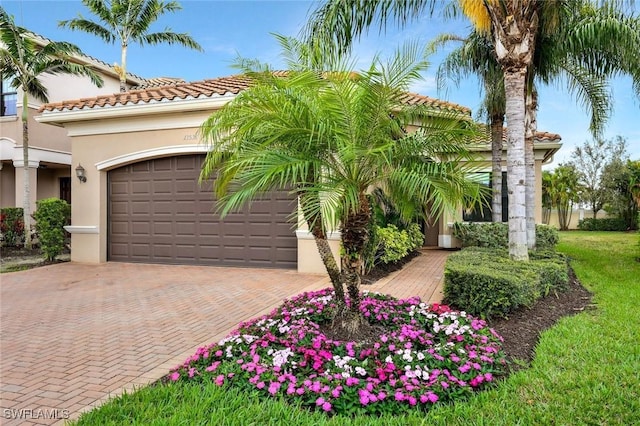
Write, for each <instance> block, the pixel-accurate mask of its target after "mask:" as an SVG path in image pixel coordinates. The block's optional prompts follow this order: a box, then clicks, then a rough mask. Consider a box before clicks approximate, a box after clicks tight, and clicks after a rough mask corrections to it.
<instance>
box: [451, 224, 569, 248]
mask: <svg viewBox="0 0 640 426" xmlns="http://www.w3.org/2000/svg"><path fill="white" fill-rule="evenodd" d="M453 236H454V237H456V238H458V239H459V240H460V241H462V247H488V248H507V247H508V245H509V225H508V224H506V223H503V222H480V223H478V222H471V223H460V222H456V223H454V224H453ZM558 241H559V236H558V230H557V229H555V228H552V227H551V226H547V225H536V247H537V249H539V250H550V249H553V248H554V247H555V246H556V244H558Z"/></svg>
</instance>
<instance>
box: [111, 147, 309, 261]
mask: <svg viewBox="0 0 640 426" xmlns="http://www.w3.org/2000/svg"><path fill="white" fill-rule="evenodd" d="M203 160H204V156H203V155H185V156H177V157H169V158H159V159H155V160H149V161H143V162H140V163H135V164H131V165H128V166H125V167H122V168H119V169H116V170H113V171H111V172H109V184H108V187H109V191H108V194H109V231H108V235H109V236H108V238H109V242H108V247H109V252H108V253H109V260H112V261H122V262H142V263H173V264H199V265H221V266H222V265H225V266H253V267H268V268H295V267H296V263H297V251H296V250H297V240H296V236H295V232H294V230H293V228H292V223H291V222H290V221H288V219H289V218H290V216H291V213H292V212H293V211H294V208H295V205H296V204H295V201H294V199H293V197H292V196H291V195H290V194H288V193H287V192H285V191H282V192H274V193H272V194H270V196H269V197H268V198H265V199H262V200H257V201H254V202H253V203H252V204H251V207H250V208H244V209H243V211H241V212H238V213H230V214H228V215H227V216H225V218H224V220H222V221H221V220H220V216H219V215H218V214H216V213H215V212H214V210H215V205H214V202H213V201H212V199H213V194H212V191H211V184H207V185H203V186H202V187H200V186H199V185H198V175H199V173H200V166H201V165H202V161H203Z"/></svg>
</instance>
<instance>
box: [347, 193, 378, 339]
mask: <svg viewBox="0 0 640 426" xmlns="http://www.w3.org/2000/svg"><path fill="white" fill-rule="evenodd" d="M370 222H371V206H370V205H369V199H368V198H367V196H366V194H364V193H362V194H360V202H359V209H358V211H356V212H354V213H351V214H349V215H348V216H347V218H346V220H345V222H344V223H343V224H342V229H341V231H342V258H341V261H342V262H341V265H342V272H341V273H342V276H343V280H344V282H345V284H346V286H347V292H348V293H349V301H350V305H349V307H350V311H351V314H352V315H351V318H350V321H351V322H352V324H351V327H355V328H357V327H358V326H359V325H360V323H361V318H360V315H359V308H360V282H361V276H360V274H361V271H362V265H363V259H362V256H363V253H364V248H365V246H366V244H367V241H368V240H369V225H370ZM348 329H349V327H348Z"/></svg>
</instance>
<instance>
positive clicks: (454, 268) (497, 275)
mask: <svg viewBox="0 0 640 426" xmlns="http://www.w3.org/2000/svg"><path fill="white" fill-rule="evenodd" d="M567 268H568V266H567V262H566V260H565V258H564V257H563V256H562V255H557V254H555V253H553V252H539V253H532V255H531V260H530V261H529V262H516V261H512V260H511V259H509V255H508V253H507V251H506V250H503V249H489V248H478V247H473V248H467V249H464V250H462V251H460V252H458V253H454V254H452V255H451V256H449V259H448V260H447V264H446V267H445V282H444V295H445V302H446V303H448V304H450V305H452V306H454V307H456V308H459V309H462V310H464V311H466V312H468V313H470V314H472V315H477V316H480V317H483V318H490V317H496V316H506V315H508V314H509V313H510V312H512V311H514V310H515V309H517V308H519V307H521V306H531V305H532V304H533V303H534V302H535V301H536V300H537V299H538V298H540V297H541V296H544V295H546V294H548V293H549V292H550V291H552V290H555V289H558V290H562V289H564V288H566V286H567V283H568V279H569V277H568V273H567Z"/></svg>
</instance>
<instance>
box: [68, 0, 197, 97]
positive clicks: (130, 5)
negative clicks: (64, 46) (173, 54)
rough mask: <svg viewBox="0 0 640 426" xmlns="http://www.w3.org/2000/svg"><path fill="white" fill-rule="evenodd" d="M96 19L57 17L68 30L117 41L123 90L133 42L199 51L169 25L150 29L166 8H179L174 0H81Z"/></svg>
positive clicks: (171, 9)
mask: <svg viewBox="0 0 640 426" xmlns="http://www.w3.org/2000/svg"><path fill="white" fill-rule="evenodd" d="M82 3H83V4H84V5H85V6H86V7H87V8H88V9H89V11H90V12H91V13H93V14H94V15H96V16H97V17H98V21H92V20H90V19H85V18H84V17H83V16H82V15H81V14H78V17H77V18H74V19H69V20H66V21H60V22H59V23H58V26H60V27H66V28H69V29H71V30H78V31H83V32H85V33H88V34H93V35H95V36H96V37H98V38H101V39H102V40H104V42H105V43H109V44H113V43H115V42H116V41H119V42H120V47H121V62H120V66H119V67H118V74H119V75H120V91H121V92H126V90H127V48H128V47H129V43H131V42H135V43H138V44H139V45H140V46H144V45H146V44H150V45H156V44H160V43H167V44H179V45H182V46H184V47H188V48H191V49H195V50H198V51H202V47H201V46H200V45H199V44H198V43H197V42H196V41H195V40H193V39H192V38H191V36H189V35H188V34H186V33H174V32H172V31H171V29H170V28H166V29H165V30H164V31H162V32H156V33H150V32H149V29H150V27H151V25H152V24H153V23H154V22H155V21H156V20H157V19H158V18H159V17H160V15H163V14H165V13H167V12H175V11H176V10H180V9H182V7H181V6H180V4H179V3H178V2H176V1H168V2H164V1H160V0H111V1H109V0H82Z"/></svg>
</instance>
